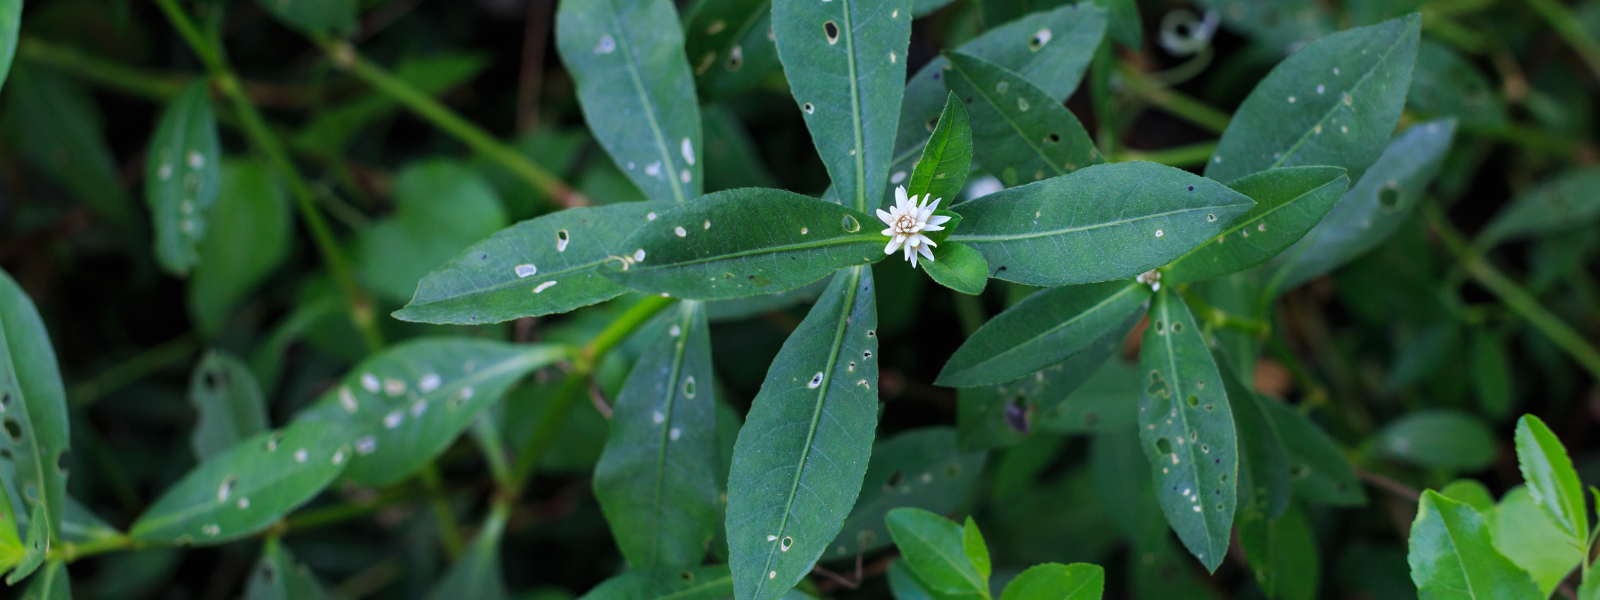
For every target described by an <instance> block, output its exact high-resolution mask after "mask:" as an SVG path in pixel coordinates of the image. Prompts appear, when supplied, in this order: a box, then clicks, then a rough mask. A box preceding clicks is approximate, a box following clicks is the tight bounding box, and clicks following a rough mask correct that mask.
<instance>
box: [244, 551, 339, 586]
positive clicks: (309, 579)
mask: <svg viewBox="0 0 1600 600" xmlns="http://www.w3.org/2000/svg"><path fill="white" fill-rule="evenodd" d="M327 597H328V594H327V592H325V591H323V589H322V583H321V582H319V581H317V578H316V576H315V575H312V574H311V571H310V570H308V569H307V568H306V566H305V565H303V564H301V563H300V561H297V560H295V558H294V555H293V554H290V553H289V549H288V548H284V547H283V544H282V543H280V542H279V541H278V538H275V537H273V538H267V543H266V546H265V547H264V548H263V549H262V551H261V560H260V561H258V562H256V567H255V569H253V570H252V571H251V572H250V583H248V584H247V585H246V587H245V592H244V598H245V600H325V599H326V598H327Z"/></svg>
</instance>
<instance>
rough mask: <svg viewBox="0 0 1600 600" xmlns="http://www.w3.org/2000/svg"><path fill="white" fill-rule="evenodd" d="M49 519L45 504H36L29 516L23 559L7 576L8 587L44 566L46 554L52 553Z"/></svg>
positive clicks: (19, 560) (18, 561)
mask: <svg viewBox="0 0 1600 600" xmlns="http://www.w3.org/2000/svg"><path fill="white" fill-rule="evenodd" d="M47 523H49V519H46V518H45V508H44V504H43V503H34V505H33V512H32V513H31V514H30V515H29V516H28V538H27V540H26V541H27V545H25V546H23V548H22V558H20V559H18V560H17V563H16V567H15V568H12V569H11V572H10V573H7V574H6V585H16V584H17V582H18V581H22V580H23V579H24V578H26V577H27V576H29V575H32V574H33V572H34V571H36V570H38V569H39V565H42V564H44V559H45V554H46V553H48V552H49V551H50V529H49V526H48V525H47Z"/></svg>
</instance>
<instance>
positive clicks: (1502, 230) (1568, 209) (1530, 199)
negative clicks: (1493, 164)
mask: <svg viewBox="0 0 1600 600" xmlns="http://www.w3.org/2000/svg"><path fill="white" fill-rule="evenodd" d="M1597 185H1600V168H1588V169H1578V170H1574V171H1571V172H1569V173H1563V174H1561V175H1558V176H1556V177H1555V178H1553V179H1551V180H1550V181H1548V182H1545V183H1544V184H1541V185H1540V186H1539V187H1537V188H1534V189H1533V190H1532V191H1530V192H1528V193H1526V194H1522V195H1521V196H1520V197H1519V198H1517V199H1516V200H1515V201H1514V202H1512V203H1511V204H1509V205H1507V206H1506V207H1505V208H1504V209H1501V211H1500V212H1499V213H1498V214H1496V215H1495V216H1494V219H1493V220H1491V221H1490V222H1489V225H1488V226H1487V227H1485V228H1484V230H1483V233H1482V234H1481V236H1480V237H1481V238H1482V243H1484V244H1490V245H1492V244H1496V243H1499V242H1502V241H1505V240H1510V239H1516V238H1521V237H1528V236H1533V235H1541V234H1549V233H1556V232H1561V231H1567V230H1570V229H1574V228H1578V227H1585V226H1590V225H1592V224H1593V222H1594V220H1595V217H1597V216H1600V198H1596V195H1595V193H1594V190H1595V187H1596V186H1597Z"/></svg>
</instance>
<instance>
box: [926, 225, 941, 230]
mask: <svg viewBox="0 0 1600 600" xmlns="http://www.w3.org/2000/svg"><path fill="white" fill-rule="evenodd" d="M921 231H944V228H943V227H940V226H938V225H923V226H922V229H921Z"/></svg>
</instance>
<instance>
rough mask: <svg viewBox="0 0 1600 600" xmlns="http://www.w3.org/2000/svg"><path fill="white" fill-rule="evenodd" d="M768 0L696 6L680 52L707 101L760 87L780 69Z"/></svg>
mask: <svg viewBox="0 0 1600 600" xmlns="http://www.w3.org/2000/svg"><path fill="white" fill-rule="evenodd" d="M770 32H772V0H721V1H718V2H704V3H700V5H699V8H698V10H696V11H695V13H694V16H693V17H690V19H689V23H688V24H687V25H685V26H684V37H685V39H684V50H685V51H686V52H687V53H688V55H689V64H690V65H691V66H693V67H694V79H695V85H696V87H698V88H699V89H700V95H701V96H702V97H704V98H706V100H707V101H708V102H709V101H711V100H715V99H719V98H726V97H729V96H732V95H734V94H737V93H739V92H743V91H747V90H751V89H754V88H756V87H757V86H759V85H761V83H762V82H764V81H766V80H767V77H768V76H770V75H771V74H772V72H773V71H776V70H778V67H779V66H780V65H779V63H778V46H777V45H776V44H774V43H773V42H772V38H770V37H767V35H768V34H769V33H770Z"/></svg>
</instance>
